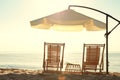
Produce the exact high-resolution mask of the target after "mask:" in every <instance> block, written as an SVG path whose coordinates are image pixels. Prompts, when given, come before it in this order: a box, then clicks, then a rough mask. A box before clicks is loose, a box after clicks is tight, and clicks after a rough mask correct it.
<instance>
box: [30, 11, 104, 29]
mask: <svg viewBox="0 0 120 80" xmlns="http://www.w3.org/2000/svg"><path fill="white" fill-rule="evenodd" d="M30 24H31V26H32V27H34V28H38V29H53V30H56V31H81V30H82V29H83V28H85V29H86V30H88V31H99V30H104V29H105V28H106V24H105V23H103V22H101V21H99V20H96V19H94V18H91V17H88V16H86V15H84V14H81V13H79V12H76V11H74V10H71V9H67V10H63V11H61V12H57V13H54V14H51V15H48V16H45V17H42V18H39V19H36V20H33V21H30Z"/></svg>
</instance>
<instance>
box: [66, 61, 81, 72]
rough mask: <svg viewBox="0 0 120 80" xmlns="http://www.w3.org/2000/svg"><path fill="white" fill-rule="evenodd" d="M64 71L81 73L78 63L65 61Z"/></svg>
mask: <svg viewBox="0 0 120 80" xmlns="http://www.w3.org/2000/svg"><path fill="white" fill-rule="evenodd" d="M65 73H73V74H74V73H75V74H81V73H82V70H81V66H80V64H73V63H67V64H66V67H65Z"/></svg>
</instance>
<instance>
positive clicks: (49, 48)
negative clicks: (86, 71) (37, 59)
mask: <svg viewBox="0 0 120 80" xmlns="http://www.w3.org/2000/svg"><path fill="white" fill-rule="evenodd" d="M64 47H65V43H48V42H44V58H43V68H44V71H47V70H48V69H49V68H50V69H51V68H52V69H51V70H54V69H55V70H56V69H57V71H58V70H59V69H60V70H61V69H62V68H63V58H64Z"/></svg>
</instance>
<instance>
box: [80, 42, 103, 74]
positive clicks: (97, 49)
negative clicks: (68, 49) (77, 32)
mask: <svg viewBox="0 0 120 80" xmlns="http://www.w3.org/2000/svg"><path fill="white" fill-rule="evenodd" d="M104 49H105V44H84V46H83V61H82V72H83V73H84V72H91V70H92V71H95V72H96V71H97V70H99V72H101V71H102V70H103V67H104Z"/></svg>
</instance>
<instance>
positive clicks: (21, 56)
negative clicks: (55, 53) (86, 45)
mask: <svg viewBox="0 0 120 80" xmlns="http://www.w3.org/2000/svg"><path fill="white" fill-rule="evenodd" d="M108 59H109V67H108V70H109V71H110V72H120V53H118V52H117V53H113V52H112V53H109V57H108ZM105 61H106V59H104V71H106V66H105V65H106V62H105ZM66 63H76V64H80V65H81V66H82V53H77V52H76V53H66V54H65V55H64V68H63V70H64V69H65V66H66ZM42 66H43V53H35V54H34V53H9V52H8V53H5V52H1V53H0V68H5V69H6V68H7V69H11V68H15V69H28V70H29V69H30V70H42V69H43V68H42Z"/></svg>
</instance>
